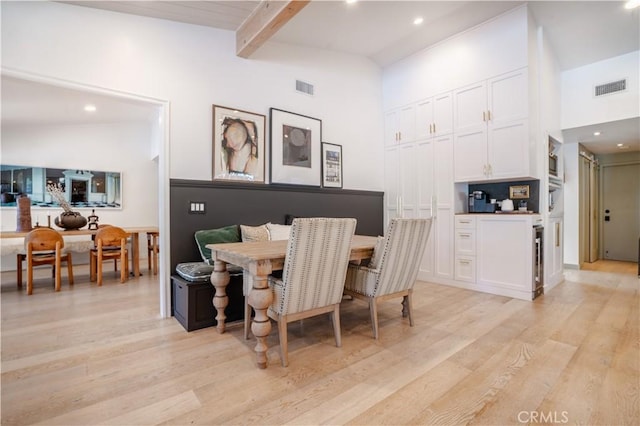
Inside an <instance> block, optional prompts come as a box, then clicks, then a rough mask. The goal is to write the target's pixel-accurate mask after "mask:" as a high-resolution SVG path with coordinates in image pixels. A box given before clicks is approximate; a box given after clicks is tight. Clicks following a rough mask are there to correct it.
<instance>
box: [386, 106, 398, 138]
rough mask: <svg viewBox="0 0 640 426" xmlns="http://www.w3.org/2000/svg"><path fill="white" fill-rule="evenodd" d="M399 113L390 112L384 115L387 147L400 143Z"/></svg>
mask: <svg viewBox="0 0 640 426" xmlns="http://www.w3.org/2000/svg"><path fill="white" fill-rule="evenodd" d="M398 115H399V114H398V111H395V110H394V111H388V112H387V113H386V114H385V115H384V144H385V145H387V146H391V145H395V144H396V143H398Z"/></svg>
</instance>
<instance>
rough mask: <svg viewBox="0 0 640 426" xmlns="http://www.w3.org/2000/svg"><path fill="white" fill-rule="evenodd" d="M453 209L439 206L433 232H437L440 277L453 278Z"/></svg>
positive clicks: (436, 253)
mask: <svg viewBox="0 0 640 426" xmlns="http://www.w3.org/2000/svg"><path fill="white" fill-rule="evenodd" d="M453 217H454V215H453V209H450V208H444V209H442V208H438V209H437V210H436V216H435V220H434V222H433V224H432V225H431V226H432V229H431V232H432V233H435V237H436V239H435V241H434V246H435V247H434V252H435V260H434V267H435V276H436V277H438V278H446V279H453V275H454V274H453V260H454V252H453V251H454V246H453Z"/></svg>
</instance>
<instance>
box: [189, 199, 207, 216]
mask: <svg viewBox="0 0 640 426" xmlns="http://www.w3.org/2000/svg"><path fill="white" fill-rule="evenodd" d="M205 212H206V203H205V202H204V201H189V213H191V214H204V213H205Z"/></svg>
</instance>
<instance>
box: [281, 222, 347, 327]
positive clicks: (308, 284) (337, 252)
mask: <svg viewBox="0 0 640 426" xmlns="http://www.w3.org/2000/svg"><path fill="white" fill-rule="evenodd" d="M355 229H356V219H350V218H346V219H334V218H298V219H294V221H293V224H292V227H291V234H290V236H289V242H288V244H287V253H286V257H285V261H284V268H283V275H282V283H283V293H282V295H281V296H282V297H277V298H276V300H277V301H278V302H279V305H280V306H274V307H273V308H274V310H275V311H276V312H278V313H279V314H282V315H289V314H292V313H296V312H304V311H308V310H310V309H313V308H316V307H323V306H328V305H332V304H336V303H340V301H341V300H342V292H343V290H344V281H345V276H346V274H347V266H348V265H349V256H350V252H351V240H352V237H353V234H354V232H355Z"/></svg>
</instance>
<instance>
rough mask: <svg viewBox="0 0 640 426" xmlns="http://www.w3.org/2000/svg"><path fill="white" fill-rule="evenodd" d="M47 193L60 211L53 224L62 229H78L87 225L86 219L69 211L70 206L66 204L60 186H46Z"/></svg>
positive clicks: (77, 213)
mask: <svg viewBox="0 0 640 426" xmlns="http://www.w3.org/2000/svg"><path fill="white" fill-rule="evenodd" d="M47 192H48V193H49V194H51V198H53V199H54V200H56V201H57V202H58V204H60V207H62V210H64V211H63V212H62V213H60V215H59V216H56V217H55V219H54V220H53V223H55V224H56V226H59V227H60V228H63V229H80V228H82V227H83V226H85V225H86V224H87V218H86V217H84V216H82V215H81V214H80V213H79V212H74V211H73V210H71V206H70V205H69V203H68V202H67V200H66V198H65V195H64V191H63V190H62V186H60V184H56V185H54V184H48V185H47Z"/></svg>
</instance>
